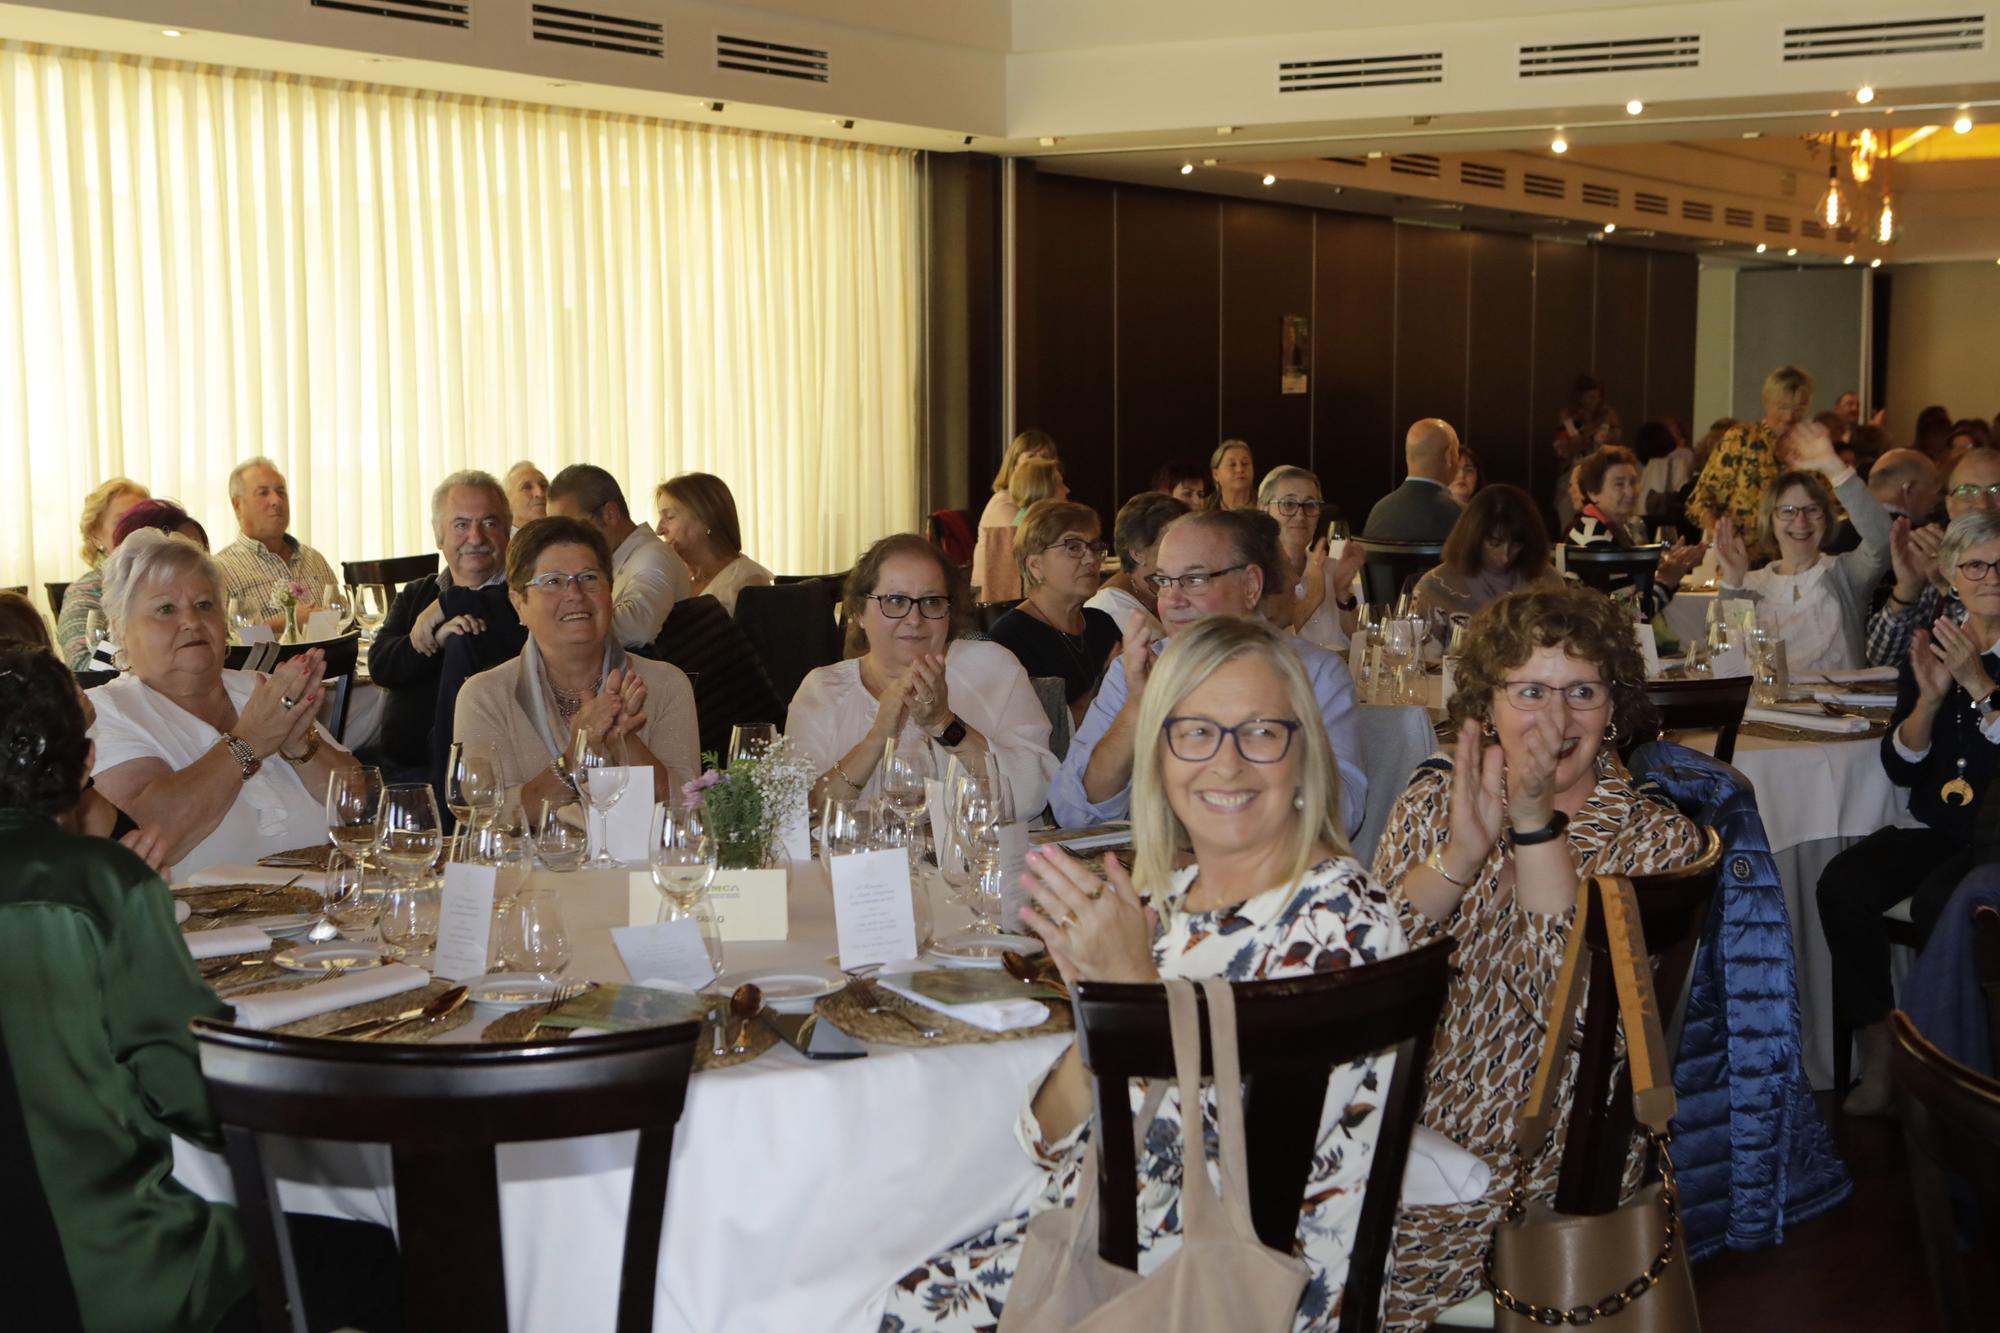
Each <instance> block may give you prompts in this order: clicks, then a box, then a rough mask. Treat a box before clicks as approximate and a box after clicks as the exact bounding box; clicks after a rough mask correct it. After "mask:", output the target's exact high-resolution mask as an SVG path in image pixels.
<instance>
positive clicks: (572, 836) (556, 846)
mask: <svg viewBox="0 0 2000 1333" xmlns="http://www.w3.org/2000/svg"><path fill="white" fill-rule="evenodd" d="M565 810H577V812H578V813H577V817H576V818H573V819H565V818H564V817H563V811H565ZM589 850H590V834H589V831H588V829H587V828H586V827H585V816H584V815H583V813H582V811H581V810H580V809H579V808H578V807H577V805H576V803H575V802H574V801H572V802H570V803H569V804H567V805H551V804H550V803H549V802H547V801H543V802H542V817H541V820H540V821H539V822H538V823H537V824H536V825H535V853H536V855H538V856H539V857H541V860H542V864H543V865H544V866H546V867H548V868H549V869H550V870H553V871H556V872H557V873H559V874H560V873H566V872H568V871H571V870H575V869H576V868H577V867H578V866H580V865H582V864H583V858H584V856H585V855H586V854H587V853H588V852H589Z"/></svg>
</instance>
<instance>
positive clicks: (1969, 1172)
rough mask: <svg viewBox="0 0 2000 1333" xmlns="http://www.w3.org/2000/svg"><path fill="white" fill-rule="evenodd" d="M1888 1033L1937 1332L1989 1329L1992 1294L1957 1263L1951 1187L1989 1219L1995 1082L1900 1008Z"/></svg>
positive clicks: (1998, 1101) (1996, 1190)
mask: <svg viewBox="0 0 2000 1333" xmlns="http://www.w3.org/2000/svg"><path fill="white" fill-rule="evenodd" d="M1889 1026H1890V1031H1891V1032H1892V1034H1893V1035H1894V1037H1895V1043H1894V1045H1893V1046H1892V1047H1891V1048H1890V1051H1889V1068H1890V1071H1891V1072H1892V1073H1893V1074H1894V1075H1895V1079H1896V1104H1897V1109H1898V1110H1899V1112H1900V1113H1901V1117H1902V1121H1903V1143H1904V1145H1905V1148H1906V1153H1905V1156H1906V1157H1907V1159H1908V1164H1909V1170H1910V1187H1911V1189H1912V1190H1913V1191H1914V1192H1915V1194H1916V1196H1917V1225H1918V1227H1919V1228H1920V1229H1921V1231H1922V1234H1923V1238H1924V1262H1925V1265H1926V1266H1927V1267H1928V1268H1929V1269H1930V1276H1931V1292H1932V1294H1933V1295H1934V1296H1935V1298H1936V1300H1937V1307H1938V1317H1939V1321H1940V1327H1943V1328H1946V1329H1951V1330H1958V1329H1972V1328H1990V1327H1992V1322H1993V1311H1992V1308H1991V1302H1990V1300H1989V1297H1990V1292H1988V1291H1987V1290H1985V1289H1983V1288H1982V1289H1981V1290H1980V1291H1978V1292H1977V1293H1976V1294H1975V1293H1974V1292H1973V1291H1971V1290H1970V1289H1969V1288H1968V1284H1967V1282H1966V1277H1965V1272H1964V1269H1963V1267H1962V1260H1961V1259H1960V1256H1959V1247H1958V1225H1957V1220H1956V1217H1957V1214H1956V1212H1955V1210H1954V1209H1953V1206H1952V1193H1953V1189H1952V1180H1953V1178H1954V1177H1956V1178H1957V1179H1958V1180H1962V1181H1964V1182H1965V1183H1966V1184H1967V1185H1969V1186H1970V1187H1971V1188H1972V1190H1973V1192H1974V1193H1975V1194H1977V1195H1978V1196H1979V1199H1980V1202H1981V1203H1982V1204H1983V1205H1984V1208H1985V1211H1987V1212H1988V1213H1989V1215H1990V1212H1991V1209H1992V1207H1993V1206H1994V1205H1995V1204H1996V1203H2000V1079H1990V1078H1987V1077H1985V1076H1984V1075H1981V1074H1977V1073H1974V1072H1973V1071H1972V1070H1970V1069H1968V1068H1966V1067H1965V1066H1964V1065H1962V1064H1960V1063H1959V1062H1958V1061H1956V1060H1954V1059H1952V1058H1951V1057H1950V1056H1948V1055H1946V1054H1945V1053H1944V1052H1943V1051H1940V1050H1939V1049H1938V1048H1937V1047H1935V1046H1933V1045H1931V1043H1930V1042H1928V1041H1926V1040H1925V1039H1924V1035H1923V1034H1922V1033H1921V1032H1918V1031H1917V1025H1916V1024H1914V1023H1912V1022H1911V1021H1910V1016H1909V1015H1908V1014H1906V1013H1904V1012H1903V1011H1902V1010H1900V1009H1898V1010H1896V1011H1894V1012H1893V1013H1891V1014H1890V1015H1889Z"/></svg>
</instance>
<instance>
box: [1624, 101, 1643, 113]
mask: <svg viewBox="0 0 2000 1333" xmlns="http://www.w3.org/2000/svg"><path fill="white" fill-rule="evenodd" d="M1645 109H1646V104H1645V103H1644V102H1642V101H1640V100H1639V99H1638V98H1636V97H1635V98H1633V99H1632V100H1631V101H1629V102H1627V103H1626V104H1625V114H1626V115H1628V116H1636V115H1638V114H1640V113H1641V112H1643V111H1644V110H1645Z"/></svg>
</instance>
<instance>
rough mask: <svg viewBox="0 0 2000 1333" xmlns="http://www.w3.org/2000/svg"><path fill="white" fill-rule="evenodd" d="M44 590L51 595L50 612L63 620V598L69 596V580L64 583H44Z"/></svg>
mask: <svg viewBox="0 0 2000 1333" xmlns="http://www.w3.org/2000/svg"><path fill="white" fill-rule="evenodd" d="M42 591H43V592H45V593H47V594H48V596H49V614H50V615H52V616H54V617H55V618H56V619H58V620H61V619H62V604H63V598H65V597H67V596H69V583H68V582H67V581H64V582H62V583H44V584H43V585H42Z"/></svg>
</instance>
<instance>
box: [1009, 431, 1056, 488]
mask: <svg viewBox="0 0 2000 1333" xmlns="http://www.w3.org/2000/svg"><path fill="white" fill-rule="evenodd" d="M1055 456H1056V437H1055V436H1053V435H1051V434H1049V433H1048V432H1047V431H1045V430H1024V431H1022V432H1021V433H1020V434H1019V435H1016V436H1015V437H1014V438H1013V439H1011V440H1009V441H1008V442H1007V452H1006V453H1004V454H1002V455H1000V470H999V471H998V472H996V473H994V474H993V493H994V494H995V495H998V494H1000V493H1001V492H1003V491H1005V490H1006V489H1007V488H1008V486H1009V485H1010V484H1012V482H1013V480H1014V469H1015V468H1017V467H1019V466H1020V465H1021V460H1022V459H1023V458H1028V457H1036V458H1054V457H1055Z"/></svg>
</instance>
